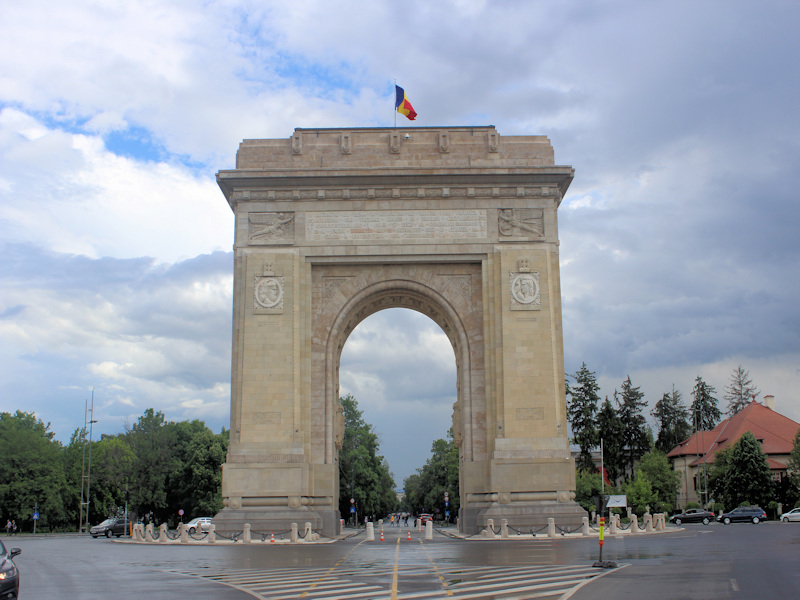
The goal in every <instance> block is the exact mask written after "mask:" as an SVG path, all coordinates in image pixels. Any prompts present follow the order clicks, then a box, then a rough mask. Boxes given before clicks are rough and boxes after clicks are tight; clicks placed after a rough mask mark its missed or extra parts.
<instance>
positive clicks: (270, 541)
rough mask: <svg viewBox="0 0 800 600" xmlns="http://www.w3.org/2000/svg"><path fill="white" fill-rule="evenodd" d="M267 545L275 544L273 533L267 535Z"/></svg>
mask: <svg viewBox="0 0 800 600" xmlns="http://www.w3.org/2000/svg"><path fill="white" fill-rule="evenodd" d="M269 543H270V544H274V543H275V533H274V532H273V533H270V534H269Z"/></svg>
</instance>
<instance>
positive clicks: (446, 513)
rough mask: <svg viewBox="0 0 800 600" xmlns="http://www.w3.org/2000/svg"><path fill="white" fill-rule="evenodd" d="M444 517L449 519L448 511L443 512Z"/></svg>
mask: <svg viewBox="0 0 800 600" xmlns="http://www.w3.org/2000/svg"><path fill="white" fill-rule="evenodd" d="M444 516H445V517H448V518H449V517H450V511H449V510H446V511H444Z"/></svg>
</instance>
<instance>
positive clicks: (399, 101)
mask: <svg viewBox="0 0 800 600" xmlns="http://www.w3.org/2000/svg"><path fill="white" fill-rule="evenodd" d="M394 107H395V109H397V112H399V113H400V114H401V115H405V116H406V117H408V120H409V121H413V120H414V119H416V118H417V113H416V111H415V110H414V107H413V106H411V102H409V101H408V98H407V97H406V93H405V92H404V91H403V88H401V87H400V86H399V85H397V84H395V86H394Z"/></svg>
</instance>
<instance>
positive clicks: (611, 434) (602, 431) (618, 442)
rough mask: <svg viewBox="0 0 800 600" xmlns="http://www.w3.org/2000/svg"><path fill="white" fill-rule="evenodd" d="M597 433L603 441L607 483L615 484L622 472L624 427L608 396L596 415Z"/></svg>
mask: <svg viewBox="0 0 800 600" xmlns="http://www.w3.org/2000/svg"><path fill="white" fill-rule="evenodd" d="M597 433H598V436H599V437H600V439H601V440H602V441H603V466H604V467H605V469H606V474H607V475H608V479H609V481H610V482H611V483H612V484H615V483H616V482H617V480H618V479H619V478H620V476H621V475H622V471H623V462H624V460H623V459H624V457H623V454H622V450H623V448H624V444H625V440H624V435H625V427H624V426H623V424H622V420H621V419H620V418H619V415H618V414H617V411H616V410H615V409H614V406H613V405H612V404H611V401H610V400H609V399H608V396H606V399H605V401H604V402H603V405H602V406H601V407H600V412H598V413H597Z"/></svg>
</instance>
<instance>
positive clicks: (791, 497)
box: [786, 429, 800, 505]
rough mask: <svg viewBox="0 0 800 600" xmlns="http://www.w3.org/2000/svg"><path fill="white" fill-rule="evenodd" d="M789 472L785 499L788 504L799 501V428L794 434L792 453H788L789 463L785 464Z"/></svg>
mask: <svg viewBox="0 0 800 600" xmlns="http://www.w3.org/2000/svg"><path fill="white" fill-rule="evenodd" d="M787 470H788V472H789V477H788V478H787V479H788V480H789V484H788V486H787V487H788V490H787V493H786V496H787V498H786V500H787V501H788V503H790V505H794V504H795V503H800V429H798V430H797V434H795V436H794V447H793V448H792V453H791V455H789V464H788V466H787Z"/></svg>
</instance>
